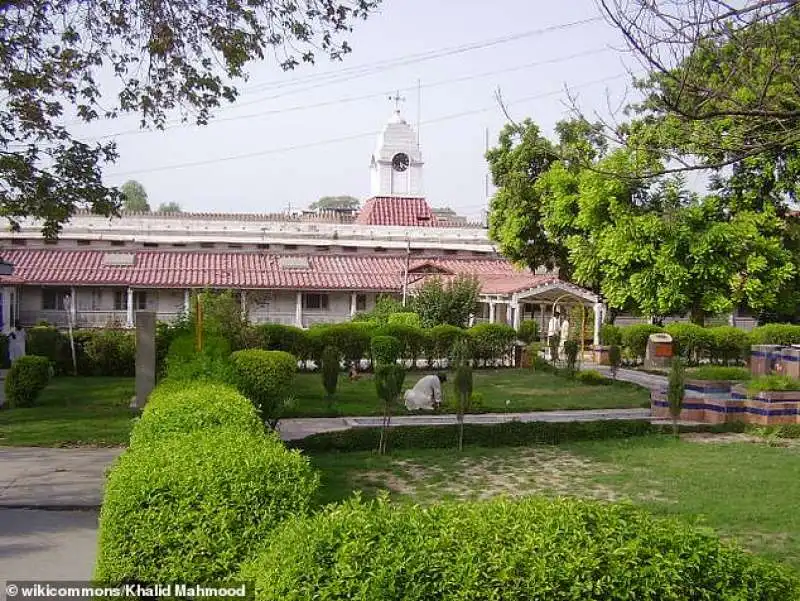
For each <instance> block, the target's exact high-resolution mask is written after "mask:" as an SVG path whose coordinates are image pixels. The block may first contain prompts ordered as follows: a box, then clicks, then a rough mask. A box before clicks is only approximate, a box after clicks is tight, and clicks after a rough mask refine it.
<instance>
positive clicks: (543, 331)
mask: <svg viewBox="0 0 800 601" xmlns="http://www.w3.org/2000/svg"><path fill="white" fill-rule="evenodd" d="M546 313H547V305H545V304H544V303H539V321H541V327H540V328H539V332H540V334H539V336H540V338H541V339H542V340H547V315H546Z"/></svg>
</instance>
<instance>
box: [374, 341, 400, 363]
mask: <svg viewBox="0 0 800 601" xmlns="http://www.w3.org/2000/svg"><path fill="white" fill-rule="evenodd" d="M370 347H371V349H370V350H371V351H372V361H373V363H374V364H375V365H376V366H377V365H390V364H394V363H397V360H398V359H399V358H400V353H401V352H402V350H403V345H402V344H401V343H400V341H399V340H398V339H397V338H395V337H394V336H374V337H373V338H372V342H371V344H370Z"/></svg>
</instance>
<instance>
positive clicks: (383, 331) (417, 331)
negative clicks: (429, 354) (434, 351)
mask: <svg viewBox="0 0 800 601" xmlns="http://www.w3.org/2000/svg"><path fill="white" fill-rule="evenodd" d="M375 335H377V336H391V337H393V338H396V339H397V340H399V341H400V355H399V357H400V358H401V359H406V360H409V361H411V362H412V367H413V366H414V365H415V363H416V360H417V358H418V357H419V356H420V355H422V353H423V352H424V348H425V343H426V336H425V332H424V330H422V329H421V328H418V327H414V326H409V325H404V324H400V323H394V324H392V323H389V324H387V325H385V326H382V327H380V328H378V329H377V330H376V331H375Z"/></svg>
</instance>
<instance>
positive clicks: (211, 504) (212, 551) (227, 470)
mask: <svg viewBox="0 0 800 601" xmlns="http://www.w3.org/2000/svg"><path fill="white" fill-rule="evenodd" d="M318 482H319V480H318V476H317V475H316V474H315V472H314V471H313V470H312V468H311V466H310V465H309V462H308V460H307V459H306V458H305V457H303V456H302V455H300V454H299V453H298V452H296V451H289V450H287V449H286V448H285V447H284V446H283V444H282V443H281V442H280V441H279V440H278V439H277V437H275V436H274V435H266V434H261V435H258V436H256V435H253V434H248V433H246V432H241V431H238V430H231V429H215V430H210V431H208V432H202V431H196V432H193V433H191V434H184V435H176V436H173V437H170V438H161V439H159V440H158V441H156V442H151V443H149V444H148V443H145V444H141V445H139V446H136V447H131V448H130V449H129V450H128V451H126V452H125V453H124V454H123V455H121V456H120V457H119V459H118V460H117V461H116V462H115V463H114V465H113V467H112V469H111V473H110V474H109V476H108V480H107V483H106V488H105V496H104V499H103V505H102V509H101V511H100V532H99V551H98V558H97V564H96V569H95V579H96V580H97V581H99V582H104V583H109V584H115V585H116V584H120V583H129V582H144V583H165V582H214V581H222V580H226V579H229V578H230V576H231V574H233V573H235V571H236V570H237V569H238V567H239V564H240V563H241V561H242V560H243V559H244V558H245V556H246V555H247V553H248V552H250V551H251V550H252V549H253V548H254V547H256V546H257V545H260V544H261V543H262V542H263V541H264V540H265V539H266V537H267V536H268V535H269V534H270V532H271V531H272V530H273V529H274V528H275V526H276V525H278V524H279V523H280V522H281V521H283V520H285V519H286V518H288V517H290V516H293V515H297V514H302V513H304V512H306V511H307V510H308V509H309V506H310V505H311V500H312V497H313V496H314V494H315V492H316V489H317V486H318Z"/></svg>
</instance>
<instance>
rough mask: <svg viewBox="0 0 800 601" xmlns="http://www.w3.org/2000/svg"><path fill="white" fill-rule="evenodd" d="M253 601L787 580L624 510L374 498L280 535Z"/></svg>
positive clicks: (261, 563) (720, 594) (716, 593)
mask: <svg viewBox="0 0 800 601" xmlns="http://www.w3.org/2000/svg"><path fill="white" fill-rule="evenodd" d="M242 579H243V580H249V581H254V582H255V585H256V591H255V599H256V600H257V601H268V600H270V601H271V600H275V601H278V600H283V599H354V600H359V601H367V600H369V601H371V600H373V599H381V600H385V601H389V600H392V601H394V600H397V601H400V600H402V601H417V600H418V601H429V600H432V599H505V600H509V601H517V600H518V601H522V600H528V599H564V600H566V599H581V600H586V601H594V600H596V601H600V600H603V601H623V600H624V601H629V600H631V599H660V600H664V601H668V600H673V601H678V600H688V599H697V600H699V599H705V600H708V601H741V600H744V599H748V600H751V599H752V600H755V599H759V600H761V601H786V600H789V599H796V598H797V597H796V595H797V592H798V584H797V579H796V577H795V576H794V574H792V573H791V572H790V571H789V569H787V568H784V567H779V566H777V565H775V564H772V563H770V562H768V561H765V560H762V559H760V558H758V557H754V556H753V555H752V554H750V553H747V552H745V551H743V550H741V549H740V548H738V547H735V546H733V545H730V544H728V543H727V542H723V541H721V540H720V538H719V537H718V536H716V535H715V534H714V533H712V532H710V531H709V530H708V529H701V528H696V527H694V526H691V525H688V524H685V523H683V522H680V521H679V520H678V519H675V518H672V519H665V518H654V517H652V516H651V515H649V514H648V513H646V512H645V511H644V510H641V509H637V508H635V507H634V506H633V505H631V504H611V503H602V502H598V501H587V500H579V499H569V498H561V499H555V500H552V499H545V498H537V497H533V498H526V499H521V500H516V501H515V500H509V499H497V500H493V501H490V502H477V503H475V502H473V503H458V502H452V501H451V502H445V503H438V504H435V505H430V506H424V507H419V506H416V505H413V506H412V505H399V504H393V503H391V502H389V501H388V500H387V499H386V498H381V499H379V500H378V501H377V502H372V503H366V502H363V501H361V500H360V499H354V500H350V501H348V502H346V503H343V504H341V505H336V506H332V507H330V508H328V509H327V510H325V511H323V512H320V513H318V514H316V515H314V516H311V517H306V518H303V519H296V520H292V521H290V522H288V523H287V524H285V525H284V526H282V527H281V528H280V529H279V530H278V531H277V532H276V533H275V534H274V536H273V537H271V538H270V540H269V541H267V545H266V548H265V550H264V551H263V553H262V554H261V555H259V556H258V557H257V558H255V559H254V560H251V561H249V562H247V563H246V564H245V565H244V567H243V569H242Z"/></svg>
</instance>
